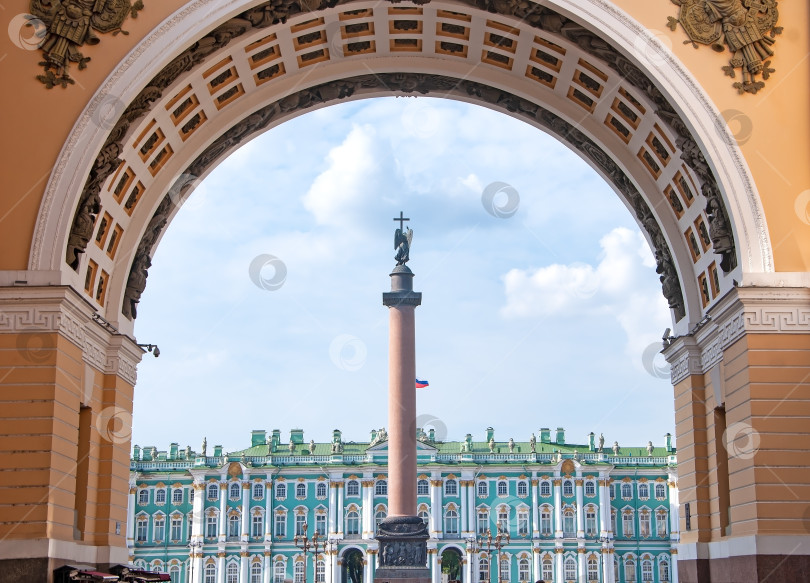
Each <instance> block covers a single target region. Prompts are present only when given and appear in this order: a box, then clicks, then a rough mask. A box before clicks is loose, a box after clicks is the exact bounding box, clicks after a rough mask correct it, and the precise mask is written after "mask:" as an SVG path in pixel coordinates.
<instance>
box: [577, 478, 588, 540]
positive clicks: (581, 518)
mask: <svg viewBox="0 0 810 583" xmlns="http://www.w3.org/2000/svg"><path fill="white" fill-rule="evenodd" d="M574 484H576V495H577V538H584V537H585V509H584V508H583V507H582V505H583V504H584V499H583V497H582V478H577V479H576V480H575V481H574Z"/></svg>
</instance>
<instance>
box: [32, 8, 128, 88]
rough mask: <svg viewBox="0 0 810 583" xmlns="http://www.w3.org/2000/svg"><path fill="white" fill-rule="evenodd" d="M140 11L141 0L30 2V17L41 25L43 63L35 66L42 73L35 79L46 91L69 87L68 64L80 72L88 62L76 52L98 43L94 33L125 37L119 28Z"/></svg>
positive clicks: (72, 81)
mask: <svg viewBox="0 0 810 583" xmlns="http://www.w3.org/2000/svg"><path fill="white" fill-rule="evenodd" d="M142 9H143V0H135V2H132V1H131V0H31V14H32V15H33V16H34V17H35V18H36V19H38V20H39V21H40V22H41V23H42V24H43V26H42V29H41V32H38V35H41V36H42V40H41V41H40V45H39V49H40V50H41V51H42V52H43V53H44V55H45V60H44V61H42V62H40V63H39V64H40V65H42V67H43V68H44V69H45V73H44V74H43V75H37V79H38V80H39V81H40V82H42V83H43V84H44V85H45V87H46V88H48V89H52V88H53V87H55V86H57V85H60V86H62V87H63V88H64V87H67V86H68V85H73V84H74V83H75V81H74V80H73V79H72V78H71V77H70V74H69V73H68V68H69V65H70V63H76V64H77V65H78V67H79V69H84V68H86V67H87V63H88V62H89V61H90V57H85V56H84V55H83V54H82V53H81V51H80V50H79V49H81V48H82V47H83V46H85V45H97V44H98V43H99V42H100V41H101V39H99V37H98V36H96V34H95V33H96V32H99V33H109V32H111V33H112V34H113V35H116V34H118V33H122V34H129V33H128V32H127V31H125V30H123V29H122V28H121V26H122V25H123V24H124V21H125V20H126V19H127V17H129V16H131V17H132V18H137V17H138V12H139V11H140V10H142ZM29 26H33V24H29Z"/></svg>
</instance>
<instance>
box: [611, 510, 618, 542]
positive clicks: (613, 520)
mask: <svg viewBox="0 0 810 583" xmlns="http://www.w3.org/2000/svg"><path fill="white" fill-rule="evenodd" d="M610 532H612V533H613V534H615V535H616V536H618V532H617V528H616V511H615V510H611V511H610Z"/></svg>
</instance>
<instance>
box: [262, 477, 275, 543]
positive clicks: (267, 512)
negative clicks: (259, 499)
mask: <svg viewBox="0 0 810 583" xmlns="http://www.w3.org/2000/svg"><path fill="white" fill-rule="evenodd" d="M264 496H265V498H264V540H265V542H271V541H272V540H273V518H274V517H273V499H274V498H275V492H274V491H273V480H267V482H265V484H264Z"/></svg>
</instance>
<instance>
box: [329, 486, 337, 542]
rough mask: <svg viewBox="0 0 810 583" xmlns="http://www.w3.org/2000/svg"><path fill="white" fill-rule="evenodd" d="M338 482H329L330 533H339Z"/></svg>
mask: <svg viewBox="0 0 810 583" xmlns="http://www.w3.org/2000/svg"><path fill="white" fill-rule="evenodd" d="M337 486H338V485H337V482H330V483H329V525H328V529H329V531H328V533H329V534H330V535H332V534H337V507H338V502H337V491H338V489H337Z"/></svg>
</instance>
